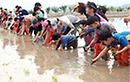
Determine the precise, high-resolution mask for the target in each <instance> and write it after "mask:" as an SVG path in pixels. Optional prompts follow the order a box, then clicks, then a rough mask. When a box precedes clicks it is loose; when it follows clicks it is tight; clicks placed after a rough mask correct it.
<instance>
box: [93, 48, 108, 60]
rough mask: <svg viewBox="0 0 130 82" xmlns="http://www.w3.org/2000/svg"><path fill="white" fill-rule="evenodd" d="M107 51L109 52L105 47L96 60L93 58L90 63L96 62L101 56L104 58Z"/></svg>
mask: <svg viewBox="0 0 130 82" xmlns="http://www.w3.org/2000/svg"><path fill="white" fill-rule="evenodd" d="M108 50H109V48H107V47H105V48H104V49H103V50H102V51H101V52H100V54H99V55H98V56H97V57H96V58H94V59H93V60H92V61H96V60H98V59H99V58H101V57H102V56H104V55H105V54H106V53H107V52H108Z"/></svg>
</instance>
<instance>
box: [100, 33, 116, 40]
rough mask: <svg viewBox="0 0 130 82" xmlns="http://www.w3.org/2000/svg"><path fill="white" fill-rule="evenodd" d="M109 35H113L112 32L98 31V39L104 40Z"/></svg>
mask: <svg viewBox="0 0 130 82" xmlns="http://www.w3.org/2000/svg"><path fill="white" fill-rule="evenodd" d="M110 37H113V36H112V33H110V32H104V31H100V35H99V40H101V41H103V40H105V41H106V40H107V39H108V38H110Z"/></svg>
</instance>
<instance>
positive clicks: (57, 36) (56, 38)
mask: <svg viewBox="0 0 130 82" xmlns="http://www.w3.org/2000/svg"><path fill="white" fill-rule="evenodd" d="M60 37H61V35H60V34H59V33H54V34H53V35H52V40H58V39H59V38H60Z"/></svg>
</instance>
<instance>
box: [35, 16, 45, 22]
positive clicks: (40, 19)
mask: <svg viewBox="0 0 130 82" xmlns="http://www.w3.org/2000/svg"><path fill="white" fill-rule="evenodd" d="M37 19H38V21H39V22H40V21H44V20H45V19H44V18H42V17H38V18H37Z"/></svg>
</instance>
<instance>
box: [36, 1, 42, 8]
mask: <svg viewBox="0 0 130 82" xmlns="http://www.w3.org/2000/svg"><path fill="white" fill-rule="evenodd" d="M34 6H35V7H38V6H42V5H41V3H39V2H36V3H35V5H34Z"/></svg>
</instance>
